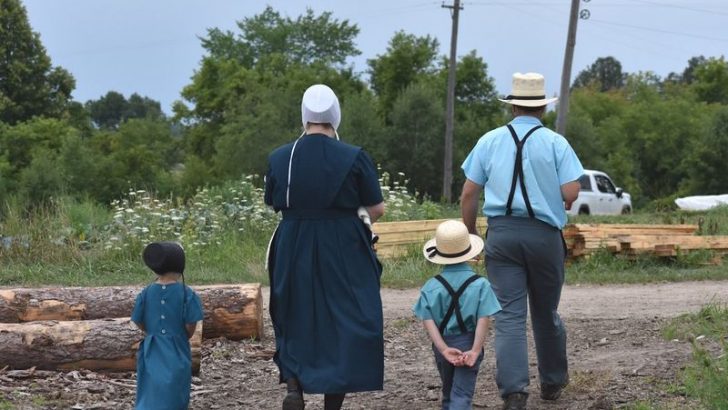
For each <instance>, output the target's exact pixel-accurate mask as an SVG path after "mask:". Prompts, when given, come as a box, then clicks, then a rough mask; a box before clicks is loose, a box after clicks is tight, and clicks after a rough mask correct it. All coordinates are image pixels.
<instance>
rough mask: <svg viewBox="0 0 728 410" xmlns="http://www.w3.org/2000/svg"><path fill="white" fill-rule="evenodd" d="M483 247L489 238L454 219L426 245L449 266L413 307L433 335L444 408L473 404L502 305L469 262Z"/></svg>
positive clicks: (429, 256) (431, 255)
mask: <svg viewBox="0 0 728 410" xmlns="http://www.w3.org/2000/svg"><path fill="white" fill-rule="evenodd" d="M482 251H483V240H482V239H481V238H480V237H479V236H477V235H472V234H470V233H468V228H467V227H466V226H465V225H464V224H463V223H462V222H459V221H454V220H451V221H445V222H443V223H441V224H440V225H439V226H438V227H437V231H436V232H435V238H434V239H432V240H430V241H428V242H427V243H426V244H425V247H424V249H423V253H424V255H425V258H426V259H427V260H429V261H430V262H432V263H436V264H439V265H443V269H442V272H441V273H440V274H439V275H437V276H435V277H434V278H432V279H430V280H428V281H427V283H425V285H424V286H423V287H422V289H421V290H420V298H419V300H418V301H417V303H416V304H415V306H414V307H413V308H412V310H413V311H414V313H415V316H417V317H418V318H420V319H422V321H423V323H424V326H425V329H426V330H427V333H428V335H429V336H430V339H431V340H432V350H433V352H434V354H435V363H436V365H437V370H438V372H439V373H440V379H441V380H442V409H443V410H455V409H457V410H461V409H470V408H471V407H472V401H473V394H474V393H475V381H476V379H477V377H478V370H479V368H480V363H481V362H482V360H483V343H484V342H485V338H486V336H487V333H488V326H489V324H490V318H489V317H490V316H491V315H493V314H495V313H496V312H498V311H500V310H501V307H500V304H499V303H498V299H497V298H496V296H495V293H493V290H492V289H491V287H490V282H488V280H487V279H486V278H484V277H482V276H478V275H476V274H475V273H474V272H473V269H472V268H471V267H470V266H469V265H468V264H467V261H469V260H471V259H473V258H474V257H476V256H478V255H479V254H480V253H481V252H482Z"/></svg>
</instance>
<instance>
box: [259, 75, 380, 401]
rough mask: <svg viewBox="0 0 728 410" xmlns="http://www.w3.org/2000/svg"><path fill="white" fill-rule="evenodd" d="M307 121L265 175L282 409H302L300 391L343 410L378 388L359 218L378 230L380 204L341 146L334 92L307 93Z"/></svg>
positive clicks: (365, 237) (355, 155) (368, 263)
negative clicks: (277, 217)
mask: <svg viewBox="0 0 728 410" xmlns="http://www.w3.org/2000/svg"><path fill="white" fill-rule="evenodd" d="M301 113H302V120H303V126H304V129H305V131H304V133H303V134H302V135H301V137H299V138H298V139H297V140H296V141H295V142H292V143H290V144H287V145H284V146H282V147H279V148H277V149H276V150H275V151H273V153H272V154H271V155H270V157H269V166H268V173H267V175H266V186H265V201H266V204H268V205H270V206H272V207H273V208H274V209H275V210H276V212H277V211H281V213H282V215H283V218H282V219H281V222H280V224H279V225H278V228H277V229H276V232H275V234H274V235H273V238H271V244H270V252H269V254H268V272H269V275H270V286H271V292H270V314H271V319H272V321H273V328H274V330H275V335H276V354H275V357H274V360H275V362H276V363H277V364H278V368H279V371H280V380H281V383H286V385H287V391H288V393H287V395H286V397H285V399H284V400H283V409H284V410H294V409H303V407H304V401H303V393H304V392H306V393H317V394H322V393H323V394H325V398H324V403H325V409H326V410H329V409H339V408H341V405H342V403H343V401H344V395H345V393H349V392H359V391H369V390H381V389H382V384H383V373H384V339H383V325H382V302H381V298H380V295H379V277H380V275H381V268H380V266H381V265H379V263H378V261H377V258H376V255H375V254H374V251H373V250H372V246H371V237H372V235H371V231H370V230H369V228H368V227H367V226H366V225H365V224H364V223H363V222H362V220H361V219H360V218H359V217H358V216H357V210H358V209H359V208H360V207H364V208H365V209H366V210H367V211H368V213H369V217H370V218H371V221H372V222H374V221H376V220H377V219H378V218H379V217H381V216H382V215H383V214H384V204H383V202H382V193H381V190H380V187H379V181H378V177H377V172H376V169H375V167H374V164H373V163H372V161H371V159H370V158H369V156H368V155H367V154H366V153H365V152H364V151H363V150H362V149H361V148H359V147H355V146H352V145H349V144H345V143H343V142H341V141H339V140H338V134H337V132H336V129H337V128H338V126H339V122H340V120H341V113H340V109H339V101H338V99H337V98H336V95H335V94H334V92H333V91H332V90H331V89H330V88H329V87H327V86H325V85H322V84H317V85H313V86H311V87H310V88H309V89H308V90H306V92H305V93H304V95H303V101H302V103H301Z"/></svg>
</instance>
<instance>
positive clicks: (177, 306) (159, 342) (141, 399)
mask: <svg viewBox="0 0 728 410" xmlns="http://www.w3.org/2000/svg"><path fill="white" fill-rule="evenodd" d="M202 318H203V312H202V303H201V302H200V298H199V296H197V294H196V293H195V291H193V290H192V289H190V288H189V287H188V286H185V285H183V284H181V283H173V284H166V285H161V284H158V283H153V284H151V285H149V286H147V287H146V288H144V290H142V292H141V293H140V294H139V295H138V296H137V298H136V304H135V305H134V311H133V313H132V315H131V320H132V321H133V322H134V323H138V324H142V325H144V329H145V332H146V336H145V337H144V340H143V341H142V342H141V343H140V344H139V351H138V352H137V395H136V407H135V408H136V409H138V410H166V409H168V410H179V409H186V408H187V407H188V406H189V403H190V384H191V383H192V352H191V350H190V342H189V339H188V338H187V330H186V329H185V325H186V324H192V323H196V322H198V321H200V320H202Z"/></svg>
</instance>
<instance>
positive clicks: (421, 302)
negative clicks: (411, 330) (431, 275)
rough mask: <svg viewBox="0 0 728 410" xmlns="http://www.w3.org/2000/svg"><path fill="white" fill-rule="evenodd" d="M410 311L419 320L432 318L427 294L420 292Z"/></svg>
mask: <svg viewBox="0 0 728 410" xmlns="http://www.w3.org/2000/svg"><path fill="white" fill-rule="evenodd" d="M412 312H414V314H415V316H417V317H418V318H419V319H421V320H432V311H431V310H430V302H429V301H428V300H427V294H426V293H425V292H420V298H419V299H418V300H417V303H415V305H414V306H413V307H412Z"/></svg>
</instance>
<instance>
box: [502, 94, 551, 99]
mask: <svg viewBox="0 0 728 410" xmlns="http://www.w3.org/2000/svg"><path fill="white" fill-rule="evenodd" d="M505 99H506V100H543V99H546V95H537V96H529V97H518V96H516V95H511V94H509V95H508V96H507V97H506V98H505Z"/></svg>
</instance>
